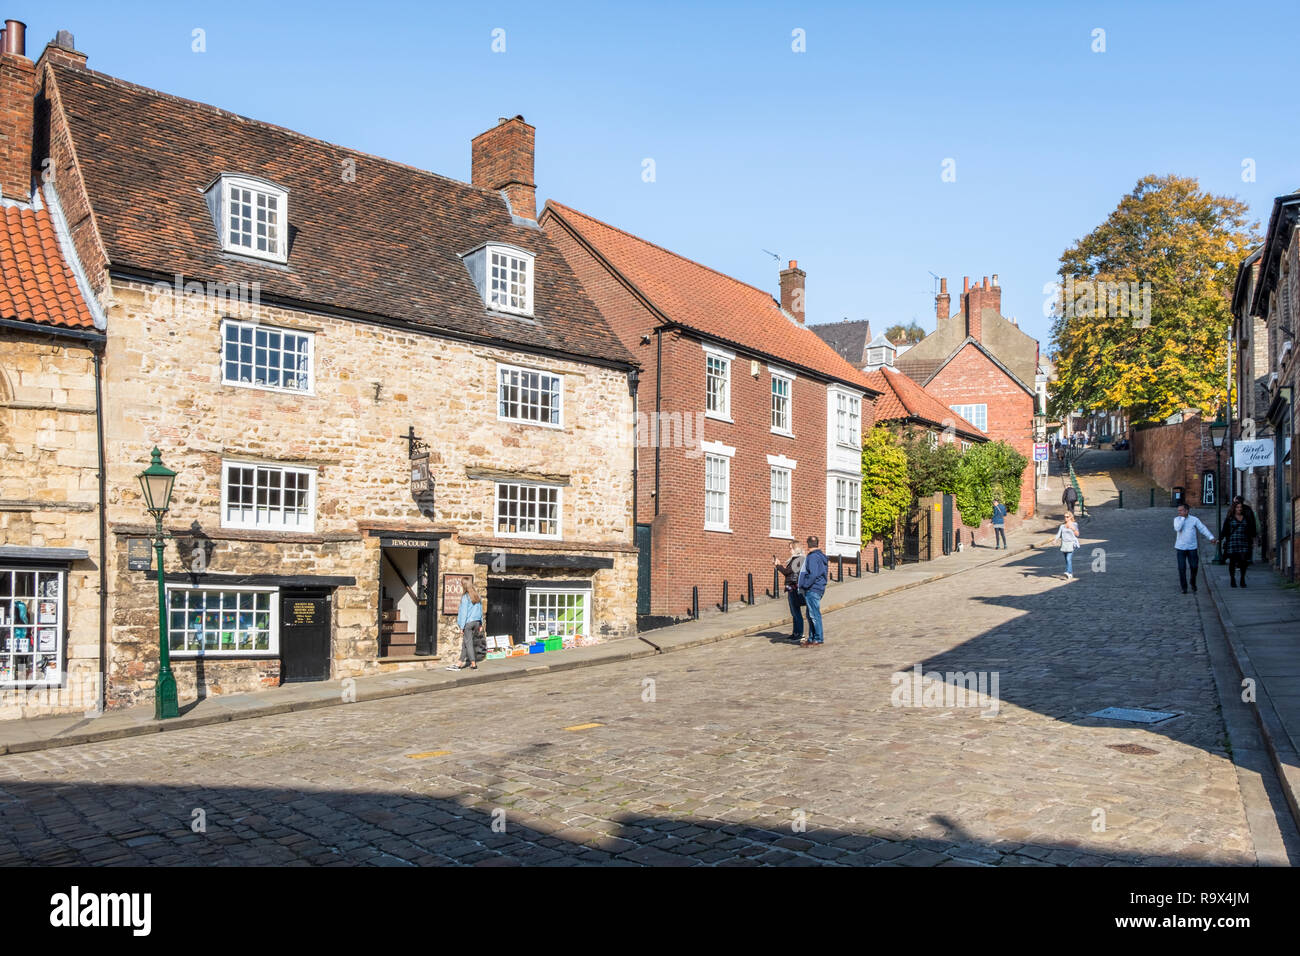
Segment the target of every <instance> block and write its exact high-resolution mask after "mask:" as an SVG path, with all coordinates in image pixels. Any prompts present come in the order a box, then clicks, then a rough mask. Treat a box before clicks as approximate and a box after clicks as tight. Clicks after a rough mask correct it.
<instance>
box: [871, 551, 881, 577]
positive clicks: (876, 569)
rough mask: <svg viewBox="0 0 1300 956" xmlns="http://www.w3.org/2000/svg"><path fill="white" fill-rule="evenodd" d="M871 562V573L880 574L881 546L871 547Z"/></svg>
mask: <svg viewBox="0 0 1300 956" xmlns="http://www.w3.org/2000/svg"><path fill="white" fill-rule="evenodd" d="M871 564H872V568H871V573H872V574H879V573H880V549H879V548H872V549H871Z"/></svg>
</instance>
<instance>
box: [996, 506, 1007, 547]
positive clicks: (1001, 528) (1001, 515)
mask: <svg viewBox="0 0 1300 956" xmlns="http://www.w3.org/2000/svg"><path fill="white" fill-rule="evenodd" d="M1006 518H1007V506H1006V505H1004V504H1003V503H1002V499H1001V498H994V499H993V550H994V551H996V550H997V549H998V548H999V547H1001V548H1003V549H1005V548H1006V546H1007V529H1006ZM999 541H1001V542H1002V544H1000V545H999V544H998V542H999Z"/></svg>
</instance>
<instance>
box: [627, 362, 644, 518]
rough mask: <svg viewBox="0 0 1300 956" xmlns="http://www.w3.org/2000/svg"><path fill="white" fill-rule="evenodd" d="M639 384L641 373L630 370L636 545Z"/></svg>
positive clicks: (633, 514) (633, 508) (639, 438)
mask: <svg viewBox="0 0 1300 956" xmlns="http://www.w3.org/2000/svg"><path fill="white" fill-rule="evenodd" d="M640 383H641V373H640V372H639V371H638V370H637V369H632V370H631V371H629V372H628V373H627V387H628V391H629V392H631V393H632V543H633V544H636V518H637V500H636V499H637V473H636V472H637V465H638V463H639V453H640V444H641V433H640V430H639V424H640V423H639V422H638V421H637V415H636V391H637V386H638V385H639V384H640Z"/></svg>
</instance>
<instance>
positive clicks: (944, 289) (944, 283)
mask: <svg viewBox="0 0 1300 956" xmlns="http://www.w3.org/2000/svg"><path fill="white" fill-rule="evenodd" d="M939 294H940V295H947V294H948V280H947V279H940V280H939Z"/></svg>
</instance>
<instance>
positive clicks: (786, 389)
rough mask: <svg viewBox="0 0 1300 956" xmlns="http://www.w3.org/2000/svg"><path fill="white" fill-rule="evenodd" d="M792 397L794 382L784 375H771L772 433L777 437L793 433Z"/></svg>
mask: <svg viewBox="0 0 1300 956" xmlns="http://www.w3.org/2000/svg"><path fill="white" fill-rule="evenodd" d="M793 396H794V381H793V380H792V379H790V378H789V377H788V376H785V375H778V374H776V373H775V372H774V373H773V374H772V431H774V432H776V433H777V434H779V435H789V434H792V433H793V431H794V424H793V422H794V416H793V414H792V412H791V407H792V406H791V402H792V401H793Z"/></svg>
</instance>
